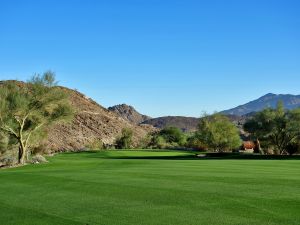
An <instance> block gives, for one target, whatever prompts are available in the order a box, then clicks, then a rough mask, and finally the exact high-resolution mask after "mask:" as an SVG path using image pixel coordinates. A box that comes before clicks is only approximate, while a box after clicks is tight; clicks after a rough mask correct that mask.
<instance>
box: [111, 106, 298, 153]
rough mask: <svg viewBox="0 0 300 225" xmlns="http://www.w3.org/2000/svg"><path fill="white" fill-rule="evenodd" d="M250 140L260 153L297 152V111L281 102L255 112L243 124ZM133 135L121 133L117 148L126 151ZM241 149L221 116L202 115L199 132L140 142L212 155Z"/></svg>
mask: <svg viewBox="0 0 300 225" xmlns="http://www.w3.org/2000/svg"><path fill="white" fill-rule="evenodd" d="M244 130H245V131H246V132H248V133H249V135H250V139H251V140H253V141H254V142H255V143H257V149H258V150H259V152H260V153H261V154H265V153H266V152H267V150H269V149H272V150H273V151H274V152H275V153H276V154H294V153H296V152H298V151H299V150H300V109H295V110H285V109H284V107H283V104H282V103H278V106H277V108H276V109H272V108H268V109H265V110H263V111H261V112H258V113H256V114H255V115H254V116H253V117H251V118H250V119H248V120H247V121H246V123H245V124H244ZM131 138H132V132H130V131H129V130H126V129H125V130H123V132H122V136H121V137H120V138H119V139H117V142H116V143H117V148H129V147H130V144H131V143H132V140H131ZM241 146H242V140H241V138H240V131H239V129H238V128H237V127H236V126H235V125H234V124H233V123H232V122H231V121H230V120H229V119H228V117H226V116H224V115H221V114H214V115H204V116H203V117H202V118H201V119H200V120H199V125H198V129H197V131H196V132H193V133H188V134H187V133H184V132H182V131H181V130H180V129H178V128H176V127H167V128H164V129H162V130H160V131H159V132H156V133H154V134H151V135H148V136H147V137H146V138H145V139H144V140H142V142H141V145H140V147H142V148H161V149H163V148H178V147H187V148H193V149H199V150H206V151H207V150H208V151H214V152H223V151H231V150H234V149H239V148H240V147H241Z"/></svg>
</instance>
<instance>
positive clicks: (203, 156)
mask: <svg viewBox="0 0 300 225" xmlns="http://www.w3.org/2000/svg"><path fill="white" fill-rule="evenodd" d="M120 152H122V151H120ZM136 152H137V151H136ZM84 153H91V154H88V155H87V156H86V157H88V158H101V159H131V160H146V159H149V160H232V159H235V160H300V155H293V156H291V155H259V154H240V153H190V154H188V152H182V153H187V154H186V155H170V156H168V155H166V156H160V155H153V156H150V155H146V156H142V155H140V156H134V155H126V156H122V155H111V154H110V153H111V152H109V151H103V152H101V154H95V153H99V151H86V152H84Z"/></svg>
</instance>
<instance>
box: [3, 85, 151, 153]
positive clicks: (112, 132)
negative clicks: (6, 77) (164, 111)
mask: <svg viewBox="0 0 300 225" xmlns="http://www.w3.org/2000/svg"><path fill="white" fill-rule="evenodd" d="M4 82H5V81H0V88H1V84H2V83H4ZM14 82H17V84H18V85H20V86H22V85H26V83H24V82H19V81H14ZM60 88H62V89H63V90H64V91H66V92H67V93H68V94H69V95H70V101H71V103H72V105H73V106H74V108H75V111H76V115H75V118H74V119H73V121H72V122H70V123H67V124H57V125H55V126H54V127H51V128H50V129H49V130H48V138H47V139H46V140H45V141H44V145H43V146H44V147H43V148H45V149H47V151H48V150H49V151H68V150H70V151H78V150H82V149H85V148H86V146H87V145H89V144H90V143H93V142H95V141H96V140H101V141H102V142H103V143H104V144H106V145H113V143H114V141H115V139H116V138H117V137H118V136H119V135H120V134H121V131H122V129H123V128H130V129H132V131H133V144H134V146H137V145H138V143H139V141H140V140H141V139H142V138H143V137H144V136H146V135H147V133H148V132H151V131H154V130H155V128H154V127H152V126H149V125H148V126H147V125H135V124H132V123H130V122H129V121H127V120H125V119H123V118H122V117H120V116H118V115H117V114H116V113H113V112H111V111H109V110H107V109H106V108H104V107H102V106H101V105H99V104H97V103H96V102H95V101H93V100H92V99H90V98H88V97H86V96H85V95H83V94H81V93H80V92H78V91H75V90H71V89H68V88H65V87H60Z"/></svg>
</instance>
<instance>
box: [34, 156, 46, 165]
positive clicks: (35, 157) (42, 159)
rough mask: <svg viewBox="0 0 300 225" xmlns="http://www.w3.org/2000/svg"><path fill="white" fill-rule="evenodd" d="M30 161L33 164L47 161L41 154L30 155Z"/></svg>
mask: <svg viewBox="0 0 300 225" xmlns="http://www.w3.org/2000/svg"><path fill="white" fill-rule="evenodd" d="M31 162H32V163H34V164H36V163H46V162H48V161H47V159H46V158H45V157H44V156H42V155H35V156H32V159H31Z"/></svg>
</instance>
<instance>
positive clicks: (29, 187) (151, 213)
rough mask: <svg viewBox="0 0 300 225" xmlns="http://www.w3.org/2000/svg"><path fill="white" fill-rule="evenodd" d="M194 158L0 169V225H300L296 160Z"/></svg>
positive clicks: (164, 156)
mask: <svg viewBox="0 0 300 225" xmlns="http://www.w3.org/2000/svg"><path fill="white" fill-rule="evenodd" d="M191 154H193V153H181V152H136V151H122V152H121V151H112V152H108V151H104V152H98V153H91V152H90V153H77V154H76V153H69V154H61V155H57V156H55V157H53V158H50V163H48V164H43V165H41V164H40V165H29V166H25V167H20V168H13V169H5V170H0V181H1V184H0V196H1V197H0V224H5V225H9V224H17V225H20V224H29V225H35V224H38V225H42V224H56V225H58V224H72V225H75V224H81V225H83V224H90V225H92V224H105V225H109V224H112V225H121V224H122V225H123V224H124V225H125V224H128V225H133V224H137V225H155V224H157V225H167V224H168V225H176V224H182V225H196V224H209V225H213V224H218V225H219V224H235V225H237V224H242V225H245V224H253V225H257V224H269V225H272V224H283V225H287V224H288V225H292V224H295V225H298V224H300V213H299V212H300V161H299V160H199V159H195V160H192V157H190V158H189V156H190V155H191ZM188 159H190V160H188Z"/></svg>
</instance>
